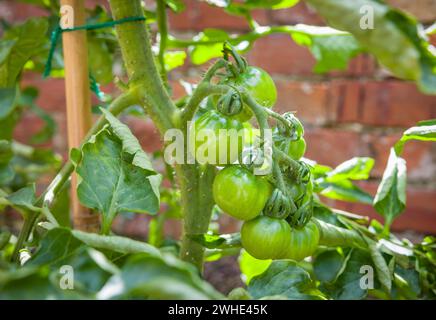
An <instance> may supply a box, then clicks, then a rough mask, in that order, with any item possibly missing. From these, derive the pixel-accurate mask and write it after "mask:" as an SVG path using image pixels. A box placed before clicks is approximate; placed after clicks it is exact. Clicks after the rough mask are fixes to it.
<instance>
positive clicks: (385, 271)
mask: <svg viewBox="0 0 436 320" xmlns="http://www.w3.org/2000/svg"><path fill="white" fill-rule="evenodd" d="M367 243H368V248H369V253H370V255H371V258H372V261H373V263H374V266H375V271H376V273H377V278H378V280H379V281H380V284H381V286H382V288H383V289H384V290H385V292H386V293H388V294H389V293H390V292H391V289H392V276H391V272H390V270H389V267H388V264H387V263H386V260H385V258H384V257H383V255H382V253H381V252H380V250H379V247H378V245H377V243H376V242H375V241H368V240H367Z"/></svg>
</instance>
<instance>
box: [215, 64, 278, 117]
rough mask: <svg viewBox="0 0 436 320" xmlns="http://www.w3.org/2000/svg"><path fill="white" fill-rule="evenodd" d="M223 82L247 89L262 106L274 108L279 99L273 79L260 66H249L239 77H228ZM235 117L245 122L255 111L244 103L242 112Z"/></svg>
mask: <svg viewBox="0 0 436 320" xmlns="http://www.w3.org/2000/svg"><path fill="white" fill-rule="evenodd" d="M223 83H224V84H229V85H232V86H235V87H237V88H242V89H245V91H246V92H247V93H248V94H249V95H251V97H253V99H254V100H255V101H256V102H257V103H258V104H260V105H261V106H262V107H265V108H272V107H273V106H274V104H275V103H276V101H277V89H276V86H275V84H274V81H273V79H272V78H271V76H270V75H269V74H268V73H267V72H266V71H264V70H262V69H260V68H257V67H251V66H249V67H247V68H246V70H245V71H244V72H242V73H241V74H239V75H238V77H236V78H233V77H232V78H227V79H225V80H224V81H223ZM235 117H237V118H238V119H239V120H240V121H242V122H244V121H248V120H250V119H251V118H252V117H253V113H252V112H251V110H250V108H249V107H248V106H246V105H244V107H243V108H242V111H241V113H239V114H238V115H236V116H235Z"/></svg>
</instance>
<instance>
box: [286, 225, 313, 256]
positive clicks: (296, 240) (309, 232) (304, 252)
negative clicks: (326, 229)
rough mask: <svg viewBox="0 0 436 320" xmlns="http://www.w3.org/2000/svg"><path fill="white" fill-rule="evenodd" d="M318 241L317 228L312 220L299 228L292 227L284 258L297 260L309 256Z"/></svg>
mask: <svg viewBox="0 0 436 320" xmlns="http://www.w3.org/2000/svg"><path fill="white" fill-rule="evenodd" d="M318 242H319V230H318V227H317V226H316V224H315V223H314V222H312V221H309V222H308V223H307V224H306V225H305V226H304V227H303V228H301V229H297V228H293V229H292V230H291V238H290V247H289V251H288V252H287V254H286V258H287V259H292V260H296V261H299V260H302V259H304V258H306V257H309V256H311V255H313V254H314V253H315V251H316V249H317V247H318Z"/></svg>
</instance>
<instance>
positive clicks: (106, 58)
mask: <svg viewBox="0 0 436 320" xmlns="http://www.w3.org/2000/svg"><path fill="white" fill-rule="evenodd" d="M88 56H89V70H90V72H91V74H92V76H93V77H95V79H96V80H97V82H98V83H101V84H108V83H110V82H111V81H112V79H113V73H112V64H113V63H112V53H111V52H110V50H109V48H108V45H107V43H106V40H105V39H101V38H99V37H98V36H95V35H91V36H89V37H88Z"/></svg>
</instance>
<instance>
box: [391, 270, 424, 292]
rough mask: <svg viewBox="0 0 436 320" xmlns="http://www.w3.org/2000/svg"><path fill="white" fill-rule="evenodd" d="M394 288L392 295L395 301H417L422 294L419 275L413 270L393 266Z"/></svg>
mask: <svg viewBox="0 0 436 320" xmlns="http://www.w3.org/2000/svg"><path fill="white" fill-rule="evenodd" d="M394 271H395V273H394V286H393V288H392V291H393V292H392V295H393V296H394V297H396V298H397V299H401V298H403V299H404V298H405V299H410V300H416V299H418V297H419V295H420V294H421V292H422V289H421V285H420V281H419V273H418V272H417V271H416V270H415V269H414V268H413V269H405V268H402V267H400V266H398V265H396V266H395V270H394Z"/></svg>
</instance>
